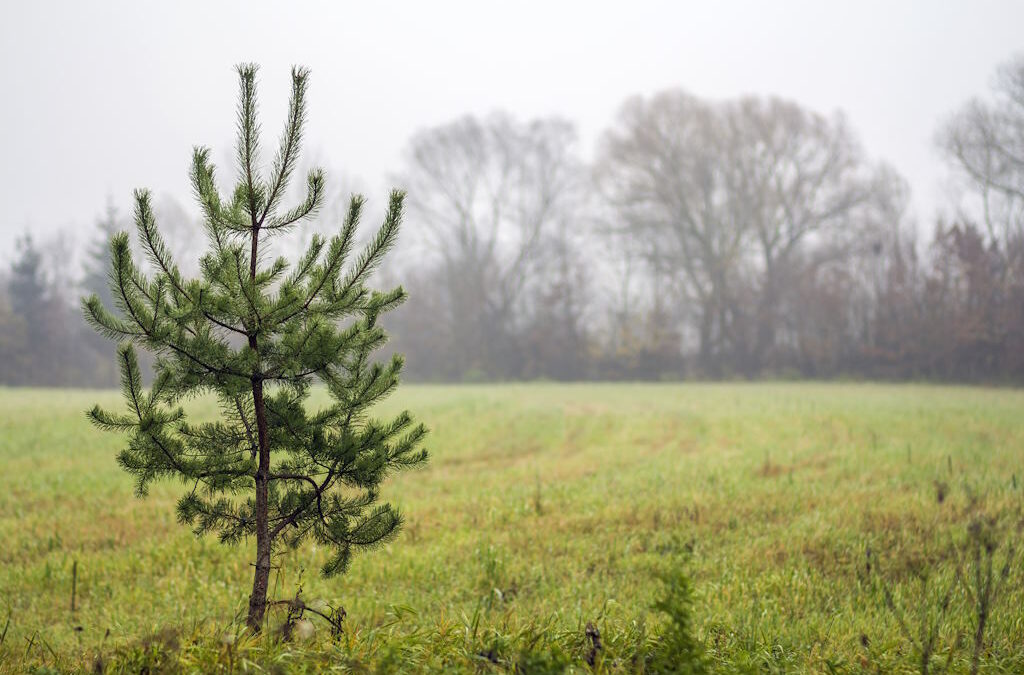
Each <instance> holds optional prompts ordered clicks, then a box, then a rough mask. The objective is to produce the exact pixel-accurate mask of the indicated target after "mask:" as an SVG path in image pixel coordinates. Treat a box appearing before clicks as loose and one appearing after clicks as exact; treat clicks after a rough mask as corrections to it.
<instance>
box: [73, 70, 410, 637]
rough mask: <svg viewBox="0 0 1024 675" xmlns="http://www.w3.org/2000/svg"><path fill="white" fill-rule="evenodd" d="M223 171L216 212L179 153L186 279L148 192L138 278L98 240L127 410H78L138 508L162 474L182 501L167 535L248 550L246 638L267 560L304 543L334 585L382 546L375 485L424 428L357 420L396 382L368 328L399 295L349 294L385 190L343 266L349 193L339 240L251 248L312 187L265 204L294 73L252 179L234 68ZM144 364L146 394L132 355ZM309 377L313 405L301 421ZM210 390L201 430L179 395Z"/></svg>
mask: <svg viewBox="0 0 1024 675" xmlns="http://www.w3.org/2000/svg"><path fill="white" fill-rule="evenodd" d="M238 75H239V79H240V85H241V91H240V101H239V107H238V145H237V161H238V170H239V175H240V179H239V182H238V184H237V185H236V187H235V189H234V191H233V192H232V193H231V197H230V198H229V199H223V198H222V197H221V195H220V193H219V192H218V190H217V188H216V186H215V180H214V170H213V167H212V166H211V164H210V163H209V159H208V157H209V150H207V149H206V148H197V149H196V150H195V151H194V154H193V161H192V168H191V179H192V185H193V188H194V191H195V194H196V196H197V199H198V201H199V204H200V206H201V208H202V211H203V214H204V219H205V223H204V225H205V228H206V233H207V235H208V239H209V250H208V252H207V253H206V254H205V255H204V256H203V257H202V259H201V261H200V269H201V277H200V278H197V279H186V278H184V277H183V275H182V274H181V273H180V271H179V268H178V267H177V266H176V264H175V263H174V261H173V260H172V259H171V256H170V255H169V253H168V250H167V247H166V246H165V244H164V241H163V239H162V237H161V235H160V232H159V231H158V228H157V225H156V222H155V218H154V215H153V210H152V207H151V199H150V194H149V192H147V191H138V192H136V194H135V224H136V227H137V229H138V234H139V239H140V241H141V242H142V246H143V248H144V250H145V253H146V255H147V256H148V258H149V260H150V262H151V264H152V267H153V269H154V272H153V273H152V274H146V273H144V272H143V271H142V270H141V269H140V268H139V266H138V265H137V264H136V262H135V261H134V260H133V259H132V255H131V252H130V250H129V246H128V235H127V234H124V233H121V234H118V235H117V236H115V237H114V238H113V240H112V242H111V249H110V250H111V256H112V268H113V269H112V273H111V290H112V292H113V295H114V306H115V307H116V309H117V310H119V312H120V315H118V314H115V313H113V312H111V311H110V310H108V309H107V308H105V307H104V306H103V303H102V301H101V299H100V298H99V297H98V296H97V295H93V296H91V297H90V298H88V299H87V300H85V302H84V303H83V306H84V311H85V314H86V318H87V320H88V321H89V322H90V323H91V324H93V325H94V326H95V327H96V328H97V329H98V330H99V331H100V332H101V333H103V334H104V335H107V336H109V337H111V338H115V339H118V340H120V341H122V344H121V346H120V347H119V348H118V352H117V355H118V361H119V364H120V367H121V380H122V385H123V389H124V395H125V398H126V399H127V403H128V406H127V408H128V410H127V413H126V414H116V413H112V412H108V411H105V410H101V409H100V408H99V407H95V408H93V409H92V410H91V411H90V412H89V416H90V418H91V419H92V421H93V422H94V423H95V424H97V425H98V426H99V427H101V428H103V429H108V430H113V431H123V432H127V433H128V434H129V436H130V441H129V444H128V446H127V447H126V448H125V449H124V450H122V451H121V453H120V454H119V456H118V461H119V462H120V464H121V465H122V466H123V467H124V468H125V469H126V470H127V471H129V472H130V473H132V474H133V475H134V476H135V477H136V489H137V491H138V494H139V495H145V494H146V491H147V489H148V487H149V485H150V483H151V482H152V481H153V480H155V479H159V478H169V477H176V478H178V479H180V480H182V481H183V482H185V483H186V487H187V493H186V494H185V495H184V496H183V497H182V498H181V499H180V500H179V501H178V505H177V513H178V518H179V520H180V521H181V522H182V523H187V524H190V525H192V526H193V527H194V529H195V532H196V533H197V534H202V533H205V532H211V531H212V532H216V533H217V534H218V535H219V537H220V539H221V541H222V542H226V543H233V542H237V541H239V540H240V539H242V538H243V537H248V536H250V535H251V536H254V537H255V539H256V557H255V562H254V566H255V576H254V579H253V586H252V594H251V595H250V598H249V614H248V620H247V622H248V625H249V627H250V628H251V630H252V631H253V632H257V631H259V630H260V629H261V626H262V623H263V618H264V614H265V610H266V607H267V602H268V601H267V587H268V582H269V576H270V569H271V559H272V556H273V554H274V552H275V551H276V550H279V549H280V547H282V546H290V547H295V546H298V545H299V543H300V542H302V541H303V540H305V539H307V538H311V539H312V540H313V541H315V542H316V543H317V544H319V545H321V546H324V547H327V548H328V549H329V551H330V557H329V559H328V560H327V562H326V563H325V564H324V565H323V568H322V572H323V574H324V575H326V576H332V575H336V574H340V573H343V572H344V571H345V569H346V568H347V566H348V564H349V561H350V559H351V556H352V553H353V552H354V551H355V550H357V549H364V548H369V547H373V546H375V545H378V544H381V543H382V542H386V541H388V540H390V539H391V538H393V537H394V536H395V534H396V533H397V531H398V528H399V526H400V524H401V520H402V519H401V516H400V514H399V513H398V511H397V510H396V509H395V508H393V507H392V506H391V505H389V504H379V503H377V498H378V488H379V486H380V484H381V482H382V481H383V480H384V478H385V477H386V476H387V475H388V474H389V473H390V472H392V471H396V470H399V469H403V468H407V467H412V466H415V465H419V464H422V463H423V462H425V461H426V458H427V454H426V451H424V450H420V449H417V446H418V444H419V442H420V440H421V439H422V438H423V436H424V435H425V434H426V429H425V428H424V427H423V426H422V425H420V424H414V423H413V420H412V418H411V416H410V415H409V414H408V413H407V412H403V413H401V414H399V415H398V416H397V417H395V418H393V419H388V420H379V419H375V418H374V417H372V416H371V415H370V408H371V406H372V405H373V404H375V403H376V402H378V401H380V400H381V399H382V398H383V397H385V396H387V395H388V394H389V393H391V392H392V391H393V390H394V389H395V387H396V386H397V385H398V381H399V374H400V372H401V370H402V358H401V357H400V356H394V357H392V358H391V360H390V361H389V362H387V363H383V364H382V363H376V362H374V361H372V360H371V353H372V352H373V351H374V350H375V349H377V348H378V347H380V346H381V345H383V344H384V342H385V341H386V335H385V333H384V331H383V330H382V329H381V328H380V327H379V326H378V325H377V319H378V317H379V316H380V315H381V314H382V313H383V312H386V311H388V310H390V309H392V308H394V307H396V306H398V305H399V304H400V303H401V302H402V301H403V300H404V299H405V297H406V296H405V292H404V291H403V290H402V289H401V288H400V287H399V288H395V289H394V290H390V291H387V292H376V291H371V290H369V289H368V288H367V286H366V283H367V281H368V278H369V276H370V275H371V273H372V272H373V271H374V269H375V268H376V267H377V266H378V264H379V263H380V261H381V259H382V257H383V256H384V254H385V253H386V252H387V251H388V250H389V249H390V248H391V247H392V245H393V244H394V243H395V238H396V236H397V234H398V229H399V223H400V221H401V216H402V201H403V196H404V195H403V194H402V193H401V192H397V191H396V192H392V194H391V198H390V203H389V204H388V208H387V213H386V216H385V218H384V222H383V225H382V226H381V228H380V229H379V230H378V232H377V234H376V235H375V236H374V237H373V239H372V240H371V241H370V242H369V244H368V245H367V246H366V247H365V248H364V249H363V250H362V252H361V253H360V254H359V255H357V256H355V258H354V259H353V260H351V261H349V254H350V253H351V250H352V248H353V242H354V239H355V232H356V226H357V223H358V222H359V216H360V213H361V211H362V208H363V199H362V198H361V197H353V198H352V200H351V204H350V206H349V209H348V214H347V216H346V218H345V220H344V223H343V224H342V226H341V230H340V232H339V233H338V234H337V235H335V236H334V237H333V238H331V239H330V241H326V240H325V239H324V238H323V237H321V236H319V235H317V236H314V237H313V239H312V241H311V243H310V245H309V247H308V249H307V250H306V252H305V254H304V255H302V256H301V258H300V259H299V260H297V261H295V263H294V264H289V263H288V262H287V261H285V260H284V259H282V258H277V259H273V260H271V259H270V257H269V256H268V255H267V244H268V241H269V240H270V239H271V238H272V237H273V236H274V235H278V234H281V233H283V232H286V231H288V230H289V229H290V228H291V227H293V226H294V225H295V224H296V223H298V222H300V221H301V220H303V219H304V218H308V217H310V216H312V215H313V214H314V213H316V211H317V209H318V208H319V206H320V205H321V202H322V200H323V197H324V176H323V173H322V172H321V171H320V170H314V171H312V172H310V173H309V175H308V177H307V180H306V196H305V198H304V199H303V200H302V202H301V203H299V204H297V205H295V206H294V207H292V208H290V209H283V208H282V207H281V201H282V198H283V196H284V194H285V192H286V190H287V186H288V183H289V179H290V178H291V177H292V174H293V172H294V169H295V166H296V163H297V159H298V154H299V146H300V144H301V140H302V133H303V125H304V122H305V117H306V83H307V77H308V71H306V70H304V69H294V70H293V71H292V94H291V100H290V103H289V108H288V119H287V122H286V125H285V129H284V133H283V136H282V138H281V141H280V147H279V149H278V151H277V153H276V156H275V158H274V161H273V164H272V166H271V167H270V170H269V172H268V174H267V175H266V176H261V175H260V171H259V156H260V154H259V149H260V134H259V125H258V123H257V110H256V108H257V106H256V67H255V66H252V65H242V66H239V67H238ZM133 344H134V345H139V346H142V347H144V348H145V349H147V350H149V351H151V352H153V353H154V354H156V362H155V367H154V371H155V375H154V381H153V384H152V386H151V387H150V388H149V389H148V390H144V389H143V387H142V380H141V375H140V369H139V365H138V361H137V359H136V353H135V349H134V347H133V346H132V345H133ZM316 380H319V381H320V382H322V383H323V384H324V385H326V389H327V392H328V393H329V395H330V397H331V403H330V405H329V406H328V407H325V408H323V409H320V410H310V409H307V407H306V405H305V404H306V401H307V399H308V396H309V393H310V388H311V386H312V385H313V383H314V381H316ZM204 392H211V393H213V394H215V395H216V397H217V399H218V400H219V402H220V408H221V416H220V419H219V420H218V421H216V422H211V423H202V424H196V423H190V422H188V421H187V419H186V416H185V413H184V411H183V410H182V409H181V408H180V407H178V405H177V404H178V403H179V401H181V400H182V399H183V398H184V397H188V396H193V395H196V394H200V393H204Z"/></svg>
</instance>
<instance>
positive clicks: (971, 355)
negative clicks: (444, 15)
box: [0, 60, 1024, 386]
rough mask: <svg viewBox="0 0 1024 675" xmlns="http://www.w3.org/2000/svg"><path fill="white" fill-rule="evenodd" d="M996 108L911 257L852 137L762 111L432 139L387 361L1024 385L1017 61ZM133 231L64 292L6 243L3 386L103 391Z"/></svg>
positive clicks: (1, 285) (771, 109)
mask: <svg viewBox="0 0 1024 675" xmlns="http://www.w3.org/2000/svg"><path fill="white" fill-rule="evenodd" d="M996 82H997V84H996V87H995V88H994V91H993V96H992V97H991V98H990V99H989V100H987V101H971V102H969V103H967V104H966V105H965V106H964V107H963V108H962V109H961V110H960V111H958V112H957V113H956V114H955V115H953V116H951V117H950V118H949V119H948V120H946V121H945V123H943V124H942V125H941V126H940V128H939V129H938V131H937V133H936V142H937V145H938V147H939V148H940V150H941V151H942V152H943V155H944V157H945V158H946V161H947V163H948V166H949V168H950V175H951V178H952V179H955V180H956V181H958V185H959V186H960V187H961V188H962V189H963V195H962V199H961V200H959V201H958V203H957V204H956V206H958V207H959V209H960V210H959V211H958V215H957V216H955V217H953V218H951V219H950V220H949V222H939V223H937V224H935V225H934V226H933V227H928V228H922V229H924V230H926V231H929V232H930V233H929V234H927V235H919V234H918V228H916V227H914V226H913V222H912V221H911V220H910V219H909V218H908V214H907V213H906V204H907V190H906V187H905V183H904V181H903V180H902V178H901V177H900V176H899V175H898V174H897V173H896V172H895V171H894V170H893V169H892V168H890V167H887V166H884V165H880V164H875V163H872V162H870V161H868V159H867V158H866V157H865V156H864V153H863V151H862V149H861V147H860V144H859V142H858V140H857V138H856V136H855V134H854V133H853V132H852V131H851V130H850V129H849V127H848V126H847V125H846V123H845V120H844V119H843V118H842V116H840V115H837V116H834V117H831V118H827V117H823V116H821V115H818V114H816V113H814V112H811V111H808V110H806V109H804V108H802V107H800V106H798V105H796V104H793V103H791V102H787V101H783V100H779V99H775V98H754V97H748V98H741V99H737V100H728V101H707V100H702V99H699V98H696V97H693V96H691V95H688V94H686V93H684V92H682V91H666V92H662V93H660V94H657V95H654V96H651V97H648V98H634V99H631V100H629V101H627V102H626V103H625V104H624V105H623V107H622V109H621V112H620V114H619V117H618V119H617V120H616V122H615V123H614V124H613V125H612V126H611V128H609V129H608V130H607V131H606V132H605V133H604V134H603V135H602V137H601V140H600V143H599V146H598V147H597V149H596V152H595V153H594V157H593V159H592V161H589V162H587V161H584V160H583V158H582V155H581V153H580V150H579V147H578V143H577V134H576V130H575V127H574V125H573V124H572V123H570V122H567V121H565V120H561V119H539V120H533V121H529V122H525V123H523V122H519V121H516V120H514V119H512V118H511V117H509V116H507V115H503V114H495V115H492V116H489V117H487V118H484V119H480V118H474V117H465V118H462V119H459V120H456V121H453V122H451V123H450V124H447V125H442V126H440V127H435V128H431V129H426V130H423V131H421V132H420V133H418V134H417V135H416V136H415V137H413V138H412V139H411V140H410V142H409V144H408V149H407V153H406V155H405V161H404V166H403V169H402V171H401V172H400V173H399V174H397V175H396V176H395V183H396V184H399V185H401V186H403V187H405V188H406V189H408V191H409V200H410V201H409V204H410V210H409V213H408V215H407V218H406V226H405V230H404V233H403V235H402V236H403V237H404V242H403V244H402V246H403V248H402V250H401V251H400V252H399V256H398V260H399V262H398V263H397V264H394V265H392V266H391V267H390V268H389V269H387V270H386V272H385V275H384V278H383V279H380V280H379V282H380V283H381V285H388V282H392V283H401V284H402V285H404V286H405V287H406V289H407V290H408V291H409V292H410V295H411V299H410V301H409V302H408V303H407V304H406V305H405V306H404V307H403V308H402V309H401V310H399V311H398V312H396V313H395V316H394V317H393V318H391V320H390V322H389V329H390V330H391V332H392V335H393V342H392V345H393V347H394V349H396V350H398V351H402V352H404V353H405V354H406V355H407V356H408V362H407V363H408V365H407V374H408V376H409V377H410V378H411V379H420V380H446V381H467V380H518V379H538V378H547V379H558V380H587V379H600V380H604V379H681V378H688V377H708V378H722V377H766V376H767V377H780V376H782V377H788V376H793V377H812V378H829V377H845V376H852V377H869V378H894V379H903V378H911V379H934V380H946V381H999V382H1004V381H1006V382H1021V381H1024V133H1022V130H1024V60H1017V61H1014V62H1011V63H1009V64H1007V65H1006V66H1004V67H1003V68H1002V69H1000V71H999V73H998V78H997V80H996ZM183 213H184V212H183V211H182V210H181V209H180V207H177V208H175V209H174V215H173V218H172V219H176V220H177V221H179V223H180V222H183V221H184V220H187V217H186V216H184V215H183ZM327 220H328V221H330V219H329V218H328V219H327ZM335 225H336V223H332V222H326V223H324V224H323V225H322V226H323V227H325V228H330V227H333V226H335ZM193 226H194V229H193V232H194V233H198V232H199V231H200V229H199V228H198V226H195V225H194V224H193ZM125 228H126V224H125V223H123V222H120V221H119V219H118V216H117V214H116V212H114V211H113V210H110V211H109V212H108V213H107V215H106V216H105V217H104V218H103V219H102V220H101V221H100V223H99V228H98V230H99V234H98V235H97V236H96V238H95V242H94V245H93V246H92V247H91V248H90V249H89V252H88V256H87V259H86V260H85V262H84V264H83V265H82V267H83V269H84V272H83V273H82V275H81V278H78V279H73V278H69V274H68V269H67V267H66V265H65V264H64V261H63V260H62V256H61V255H60V254H59V251H58V254H56V255H55V254H54V252H53V251H52V250H50V249H48V248H47V247H45V246H40V245H39V244H38V243H37V242H34V241H33V240H32V239H31V238H30V237H28V236H27V235H26V236H25V237H23V238H22V239H20V240H19V243H18V248H17V251H16V255H15V259H14V262H13V265H12V266H11V267H10V268H9V269H8V270H7V271H6V272H5V274H4V275H3V276H2V277H0V383H3V384H12V385H27V384H35V385H77V386H110V385H113V384H115V383H116V378H117V369H116V366H115V364H114V359H113V347H112V345H110V344H108V343H106V342H105V341H104V340H103V339H102V338H99V337H98V336H95V335H93V334H92V333H91V331H90V330H89V329H88V328H87V327H86V326H85V325H84V322H83V321H82V319H81V317H80V313H79V311H78V308H77V301H76V297H77V296H78V295H82V294H85V293H92V292H96V293H99V294H100V296H101V297H102V298H104V299H105V300H106V301H107V304H108V305H110V306H114V305H115V304H116V303H115V299H114V298H111V297H110V293H109V290H108V289H107V285H106V273H107V265H108V261H107V253H106V251H107V248H106V244H107V242H108V241H109V239H110V237H111V236H112V234H113V233H114V232H115V231H117V230H118V229H125ZM186 229H187V226H186ZM306 234H307V235H308V233H306ZM303 236H304V235H303ZM172 239H173V237H172ZM180 239H181V240H182V241H183V242H187V245H183V246H182V247H181V248H184V249H185V250H186V251H190V252H191V253H190V255H191V256H192V257H193V258H195V257H197V253H198V250H197V249H196V248H195V247H194V239H195V235H194V234H189V233H188V232H186V233H185V234H184V235H183V236H182V237H180ZM179 262H181V263H182V264H183V267H185V268H186V269H187V268H188V265H189V263H191V264H192V265H193V266H194V265H195V264H196V261H195V260H187V259H182V260H180V261H179Z"/></svg>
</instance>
